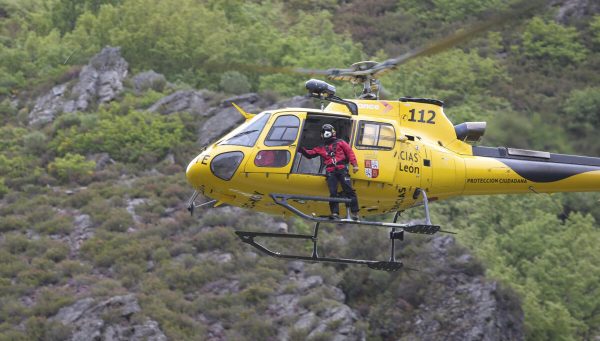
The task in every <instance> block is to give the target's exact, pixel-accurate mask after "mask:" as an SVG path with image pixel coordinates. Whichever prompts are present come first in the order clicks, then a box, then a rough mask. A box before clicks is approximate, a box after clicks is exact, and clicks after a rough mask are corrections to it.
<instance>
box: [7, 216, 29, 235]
mask: <svg viewBox="0 0 600 341" xmlns="http://www.w3.org/2000/svg"><path fill="white" fill-rule="evenodd" d="M25 227H27V221H26V220H25V218H24V217H22V216H16V215H9V216H3V217H2V219H0V232H7V231H11V230H22V229H24V228H25Z"/></svg>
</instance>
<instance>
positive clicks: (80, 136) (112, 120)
mask: <svg viewBox="0 0 600 341" xmlns="http://www.w3.org/2000/svg"><path fill="white" fill-rule="evenodd" d="M99 115H100V116H99V120H98V121H97V122H96V124H95V125H94V126H92V127H89V128H87V127H75V126H73V127H71V128H69V129H63V130H59V131H58V132H57V134H56V136H55V138H54V140H53V141H52V144H51V145H52V146H53V147H54V148H55V149H56V150H57V151H58V153H60V154H63V153H66V154H67V155H68V153H80V154H87V153H100V152H107V153H109V154H110V156H111V157H112V158H114V159H115V160H117V161H125V162H136V161H142V162H144V161H145V162H148V161H151V162H155V161H156V160H157V159H159V158H162V157H164V156H165V155H166V154H167V152H168V151H169V150H170V149H171V148H173V146H175V145H177V144H178V143H179V141H181V140H182V137H183V124H182V122H181V119H180V118H179V117H178V116H177V115H168V116H163V115H160V114H157V113H149V112H143V113H142V112H137V111H132V112H128V113H126V114H119V113H113V112H110V111H101V112H100V114H99Z"/></svg>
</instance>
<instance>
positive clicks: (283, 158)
mask: <svg viewBox="0 0 600 341" xmlns="http://www.w3.org/2000/svg"><path fill="white" fill-rule="evenodd" d="M290 158H291V156H290V152H289V151H287V150H261V151H260V152H258V154H256V158H254V165H256V166H257V167H284V166H286V165H287V164H288V163H289V162H290Z"/></svg>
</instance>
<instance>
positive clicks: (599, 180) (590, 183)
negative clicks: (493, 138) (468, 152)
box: [463, 147, 600, 194]
mask: <svg viewBox="0 0 600 341" xmlns="http://www.w3.org/2000/svg"><path fill="white" fill-rule="evenodd" d="M473 156H475V157H474V158H468V159H465V175H466V176H465V187H464V192H463V194H511V193H526V192H536V193H554V192H597V191H600V158H595V157H586V156H576V155H565V154H553V153H548V152H539V151H530V150H522V149H512V148H504V147H499V148H490V147H473Z"/></svg>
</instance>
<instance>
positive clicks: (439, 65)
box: [0, 0, 600, 340]
mask: <svg viewBox="0 0 600 341" xmlns="http://www.w3.org/2000/svg"><path fill="white" fill-rule="evenodd" d="M509 3H515V2H514V1H503V0H486V1H483V0H481V1H479V0H461V1H442V0H439V1H438V0H436V1H413V0H402V1H360V2H359V1H339V2H338V1H334V0H331V1H320V2H315V1H309V2H305V1H286V2H281V1H272V2H262V1H252V2H242V1H236V0H233V1H224V2H219V1H201V2H197V1H191V0H183V1H181V0H178V1H175V0H167V1H143V0H103V1H72V0H54V1H49V2H45V1H38V0H29V1H11V0H3V1H0V30H1V32H2V43H1V44H0V80H1V81H0V120H2V126H1V127H0V146H1V148H0V340H35V339H37V340H53V339H56V340H63V339H81V338H83V339H86V338H94V337H98V338H102V339H104V338H107V339H109V338H112V339H117V340H126V339H127V340H128V339H139V340H146V339H150V340H166V339H169V340H184V339H185V340H187V339H198V340H206V339H210V340H230V339H235V340H237V339H247V340H257V339H289V340H304V339H311V340H330V339H337V340H346V339H355V340H362V339H369V340H371V339H374V340H377V339H380V340H391V339H402V340H423V339H440V338H447V339H452V340H481V339H483V340H514V339H527V340H547V339H563V340H571V339H589V340H594V339H597V338H598V337H600V283H599V282H598V280H597V279H598V278H600V266H599V265H598V264H597V262H596V260H595V258H596V255H597V254H598V245H600V230H599V224H598V221H599V220H600V208H599V207H598V203H599V202H600V194H598V193H588V194H561V195H552V196H549V195H536V194H531V195H526V196H494V197H470V198H458V199H455V200H450V201H448V202H440V203H435V204H434V205H433V206H432V210H433V219H434V221H435V222H437V223H439V224H441V225H442V226H444V228H447V229H449V230H454V231H457V232H459V234H458V236H457V238H456V239H454V238H451V237H448V236H436V237H422V236H416V237H415V236H410V237H409V238H408V240H407V241H405V242H403V243H402V247H401V250H400V251H399V257H402V258H403V260H404V262H405V264H407V265H409V266H411V267H413V268H417V269H418V270H419V271H418V272H413V271H405V272H400V273H391V274H390V273H385V272H379V271H372V270H369V269H368V268H363V267H354V266H331V265H320V264H305V263H297V262H284V261H281V260H276V259H272V258H269V257H266V256H263V255H259V254H256V253H255V252H254V250H252V249H250V248H249V247H248V246H247V245H246V244H243V243H241V242H239V241H238V240H237V238H236V237H235V235H234V233H233V231H234V230H237V229H245V230H259V231H281V230H283V231H289V232H306V231H308V229H310V226H309V225H308V224H307V223H305V222H303V221H301V220H298V219H288V220H286V219H283V218H281V217H271V216H267V215H263V214H258V213H254V212H251V211H247V210H243V209H239V208H233V207H222V208H218V209H214V210H201V211H200V212H198V214H197V216H195V217H190V216H189V213H188V212H187V210H186V209H185V206H186V200H187V198H188V197H189V195H190V194H191V188H189V186H188V185H187V184H186V182H185V176H184V171H185V167H186V165H187V163H188V162H189V161H190V160H191V159H192V158H193V157H194V156H195V155H196V154H197V153H198V152H199V150H200V148H201V146H203V145H205V144H206V143H208V142H210V141H212V140H213V139H215V138H217V137H219V136H221V135H222V134H223V133H225V132H227V131H228V130H230V129H231V128H232V127H233V126H235V125H236V124H238V123H240V122H241V120H242V117H241V116H240V115H239V114H237V113H236V112H235V110H234V109H233V108H232V106H231V102H233V101H235V103H237V104H240V105H241V106H242V107H243V108H244V109H245V110H247V111H249V112H259V111H261V110H263V109H266V108H278V107H287V106H305V107H308V106H314V105H316V104H317V103H313V102H312V101H311V100H308V99H306V98H304V97H292V96H297V95H301V94H302V93H303V90H302V84H303V81H304V80H305V78H304V77H301V76H298V77H297V76H291V75H286V74H274V73H269V72H265V71H266V70H269V69H268V68H267V69H261V68H260V66H265V65H268V66H270V67H278V66H301V67H313V68H329V67H346V66H348V65H350V64H351V63H353V62H356V61H359V60H366V59H376V60H383V59H385V58H387V57H390V56H395V55H398V54H400V53H403V52H406V51H408V50H409V49H410V48H414V47H417V46H421V45H423V44H425V43H427V42H430V41H435V40H436V39H439V38H441V37H442V36H444V35H445V33H446V32H451V31H453V30H458V29H460V28H461V27H466V26H468V25H471V24H473V23H474V22H477V21H478V20H485V19H486V18H488V17H489V15H490V13H489V12H490V10H491V9H497V10H502V9H505V8H507V6H508V5H509ZM198 18H202V20H198ZM415 27H419V28H420V29H419V30H415V29H414V28H415ZM599 69H600V6H599V5H598V4H596V3H595V2H593V1H585V0H570V1H563V2H561V1H556V2H550V3H549V4H547V5H545V6H542V7H541V8H539V9H537V10H536V11H535V12H533V13H531V14H529V15H527V16H524V17H523V18H520V19H519V20H515V21H513V22H511V23H510V24H509V25H505V26H502V27H498V28H495V29H493V30H492V31H490V32H486V33H484V34H482V35H479V36H478V37H476V38H475V39H474V40H472V41H469V42H467V43H465V44H461V45H460V46H457V47H454V48H451V49H448V50H447V51H445V52H443V53H439V54H436V55H433V56H429V57H424V58H420V59H417V60H415V61H413V62H411V63H409V64H407V65H405V66H403V67H401V68H400V69H398V70H397V71H396V72H394V73H392V74H389V75H387V76H386V77H385V79H383V80H382V81H383V84H384V85H385V87H386V89H387V90H388V91H389V92H391V93H394V94H398V96H405V95H410V96H415V97H434V98H440V99H443V100H444V101H445V103H446V108H445V110H446V112H447V113H448V115H449V117H450V118H451V119H452V120H453V121H454V122H460V121H465V120H486V121H488V127H489V131H488V132H487V133H486V136H485V138H484V141H483V142H482V144H484V145H507V146H513V147H521V148H528V149H540V150H548V151H552V152H561V153H573V154H584V155H591V156H600V143H599V140H598V139H597V132H596V130H597V129H598V127H599V125H600V86H599V84H600V76H599V73H598V70H599ZM336 86H337V87H338V89H339V90H340V92H341V93H342V94H344V95H345V96H348V97H350V96H352V89H351V87H350V86H348V85H346V84H336ZM405 216H406V219H417V218H419V217H420V212H408V214H406V215H405ZM381 218H382V219H383V218H384V217H381ZM387 219H389V217H388V218H387ZM324 229H325V232H326V233H325V234H324V236H323V238H324V240H323V242H324V243H325V245H324V249H323V250H325V252H328V253H331V254H332V255H338V256H349V257H367V258H380V259H384V258H385V257H386V254H385V252H384V249H385V248H384V247H383V246H384V244H385V243H386V231H378V232H377V233H374V231H373V230H372V229H365V228H360V227H359V228H356V227H349V226H336V225H331V226H325V227H324ZM279 246H280V247H284V245H279Z"/></svg>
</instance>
